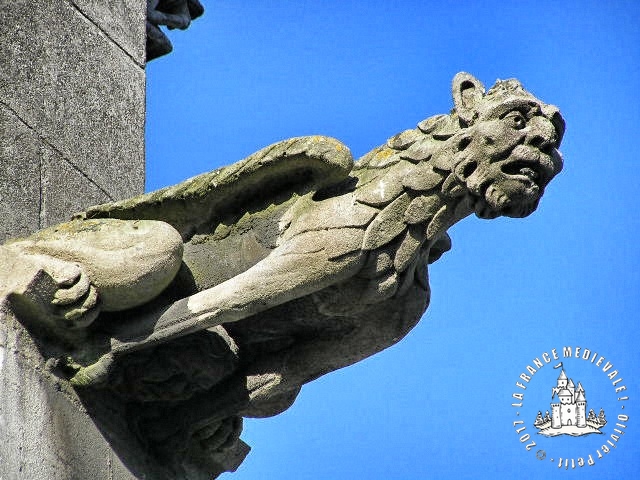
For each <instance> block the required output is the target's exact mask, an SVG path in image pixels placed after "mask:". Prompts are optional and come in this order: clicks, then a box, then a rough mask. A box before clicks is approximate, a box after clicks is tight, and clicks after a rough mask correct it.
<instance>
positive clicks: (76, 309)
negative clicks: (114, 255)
mask: <svg viewBox="0 0 640 480" xmlns="http://www.w3.org/2000/svg"><path fill="white" fill-rule="evenodd" d="M0 302H1V303H3V304H5V305H7V306H8V307H9V308H10V309H11V310H13V311H14V313H15V314H16V315H17V317H18V318H20V319H21V321H23V322H24V323H25V324H26V325H27V326H28V327H30V328H31V329H34V330H42V329H44V330H46V331H47V332H48V333H49V334H51V333H53V334H57V335H58V336H61V337H64V338H66V337H69V336H75V334H74V332H73V331H74V330H77V329H80V328H83V327H86V326H88V325H89V324H91V323H92V322H93V321H94V320H95V318H96V317H97V316H98V314H99V313H100V302H99V300H98V294H97V290H96V288H95V286H94V285H93V284H92V283H91V281H90V279H89V277H88V275H87V273H86V271H85V270H84V269H83V268H82V267H81V266H80V265H79V264H77V263H74V262H69V261H65V260H60V259H57V258H54V257H51V256H48V255H43V254H34V253H29V252H25V251H22V250H21V249H20V248H17V246H11V245H9V246H0Z"/></svg>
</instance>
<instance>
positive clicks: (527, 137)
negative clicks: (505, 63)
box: [0, 73, 564, 455]
mask: <svg viewBox="0 0 640 480" xmlns="http://www.w3.org/2000/svg"><path fill="white" fill-rule="evenodd" d="M453 100H454V104H455V108H454V109H453V110H452V112H451V113H450V114H446V115H437V116H434V117H431V118H428V119H426V120H424V121H423V122H421V123H419V124H418V127H417V128H415V129H412V130H407V131H404V132H402V133H400V134H398V135H396V136H394V137H392V138H391V139H389V140H388V141H387V142H386V144H385V145H382V146H380V147H378V148H376V149H374V150H373V151H371V152H370V153H368V154H366V155H365V156H364V157H362V158H361V159H360V160H358V161H357V162H355V163H354V162H353V160H352V157H351V155H350V153H349V150H348V148H347V147H346V146H344V145H343V144H342V143H340V142H338V141H336V140H334V139H331V138H327V137H320V136H315V137H300V138H293V139H290V140H285V141H282V142H279V143H276V144H274V145H271V146H269V147H267V148H265V149H263V150H261V151H259V152H257V153H255V154H253V155H251V156H250V157H248V158H246V159H245V160H242V161H240V162H238V163H236V164H234V165H232V166H229V167H225V168H221V169H219V170H216V171H213V172H211V173H206V174H203V175H200V176H197V177H194V178H192V179H189V180H187V181H185V182H184V183H181V184H179V185H176V186H173V187H169V188H165V189H162V190H159V191H157V192H153V193H149V194H145V195H142V196H140V197H137V198H133V199H130V200H124V201H121V202H116V203H110V204H106V205H101V206H96V207H92V208H90V209H88V210H87V211H85V212H83V213H81V214H79V215H78V216H77V218H75V219H74V220H72V221H70V222H69V223H65V224H61V225H57V226H54V227H51V228H48V229H46V230H42V231H40V232H38V233H36V234H34V235H33V236H31V237H28V238H25V239H19V240H15V241H12V242H10V243H8V244H6V245H4V246H3V247H1V250H0V255H1V256H0V262H2V263H3V265H4V267H3V269H2V276H1V278H0V286H1V288H2V292H1V293H2V298H3V303H4V306H3V308H8V309H10V310H11V311H12V313H13V315H15V317H16V318H18V319H19V320H20V321H21V322H22V323H23V324H24V325H25V326H26V327H27V328H28V329H29V330H30V331H31V332H32V334H33V335H34V336H36V337H38V338H40V339H41V340H40V342H41V343H42V344H45V345H48V346H49V347H48V348H49V351H51V352H53V353H51V355H56V356H57V358H59V360H58V367H59V371H60V372H61V375H66V376H67V378H68V379H69V381H70V382H71V383H72V384H73V385H74V386H75V387H76V389H111V390H112V391H113V392H115V393H116V394H117V396H118V398H122V399H124V400H123V401H126V402H128V404H129V405H133V407H134V408H133V410H132V411H135V412H136V413H135V414H132V417H131V419H130V421H131V422H132V430H134V431H136V432H137V433H138V434H139V435H140V436H141V437H142V438H144V439H146V441H147V442H149V443H150V444H154V445H162V446H166V445H172V447H171V448H172V449H173V450H172V452H174V451H175V450H176V449H177V450H179V449H181V448H182V450H183V454H184V455H191V453H188V452H187V453H185V452H186V450H188V449H200V450H201V453H200V454H199V455H205V454H207V452H209V454H212V452H213V453H217V454H219V453H220V452H224V451H225V449H228V448H231V447H232V446H233V445H234V444H235V443H234V442H237V441H238V435H239V431H240V428H241V427H240V419H241V417H244V416H251V417H262V416H270V415H275V414H278V413H279V412H282V411H283V410H285V409H286V408H288V407H289V406H290V405H291V404H292V402H293V401H294V399H295V398H296V396H297V394H298V392H299V390H300V388H301V386H302V385H303V384H305V383H307V382H309V381H311V380H313V379H315V378H317V377H319V376H321V375H324V374H325V373H328V372H330V371H333V370H336V369H338V368H341V367H344V366H347V365H350V364H352V363H354V362H357V361H359V360H362V359H363V358H365V357H368V356H370V355H372V354H374V353H376V352H379V351H381V350H383V349H385V348H387V347H389V346H391V345H393V344H394V343H396V342H398V341H399V340H400V339H401V338H402V337H403V336H405V335H406V334H407V333H408V332H409V330H411V328H412V327H413V326H414V325H415V324H416V323H417V322H418V320H419V319H420V317H421V316H422V314H423V313H424V311H425V310H426V308H427V306H428V303H429V283H428V279H427V266H428V264H429V263H431V262H434V261H436V260H437V259H438V258H439V257H440V255H441V254H443V253H444V252H445V251H447V250H449V248H450V245H451V242H450V239H449V237H448V235H447V229H448V228H449V227H450V226H451V225H453V224H454V223H455V222H457V221H458V220H460V219H462V218H464V217H466V216H468V215H470V214H472V213H475V214H476V215H477V216H478V217H480V218H484V219H491V218H495V217H498V216H500V215H504V216H509V217H525V216H527V215H529V214H530V213H532V212H533V211H534V210H535V209H536V207H537V205H538V202H539V200H540V198H541V196H542V194H543V192H544V190H545V187H546V186H547V184H548V183H549V182H550V180H551V179H552V178H553V177H554V176H555V175H556V174H557V173H558V172H560V170H561V168H562V159H561V156H560V154H559V152H558V147H559V145H560V141H561V139H562V135H563V131H564V122H563V119H562V117H561V115H560V113H559V111H558V109H557V108H556V107H554V106H552V105H548V104H545V103H543V102H541V101H540V100H538V99H536V98H535V97H534V96H533V95H531V94H530V93H528V92H527V91H525V90H524V89H523V88H522V86H521V84H520V83H519V82H518V81H517V80H513V79H512V80H506V81H498V82H497V83H496V84H495V85H494V86H493V87H492V88H491V89H490V90H488V91H487V92H485V89H484V87H483V85H482V84H481V83H480V82H479V81H478V80H477V79H476V78H474V77H473V76H471V75H469V74H467V73H460V74H458V75H456V76H455V78H454V80H453ZM8 272H12V273H11V274H8ZM52 345H53V347H52ZM136 408H137V410H136ZM185 439H186V440H185ZM194 445H196V446H194Z"/></svg>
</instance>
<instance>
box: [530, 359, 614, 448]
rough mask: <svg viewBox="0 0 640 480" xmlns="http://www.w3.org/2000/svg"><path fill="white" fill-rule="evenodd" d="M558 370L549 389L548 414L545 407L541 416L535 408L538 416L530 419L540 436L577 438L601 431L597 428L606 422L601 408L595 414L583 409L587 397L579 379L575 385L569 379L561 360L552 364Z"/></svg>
mask: <svg viewBox="0 0 640 480" xmlns="http://www.w3.org/2000/svg"><path fill="white" fill-rule="evenodd" d="M553 368H555V369H558V368H559V369H560V370H561V371H560V375H559V376H558V381H557V385H556V386H555V387H553V388H552V390H551V415H549V410H547V412H546V414H545V415H544V416H543V415H542V411H538V416H537V417H536V419H535V421H534V422H533V426H534V427H536V428H537V429H538V430H539V431H538V433H539V434H541V435H545V436H547V437H554V436H556V435H571V436H572V437H579V436H581V435H589V434H592V433H598V434H602V432H601V431H600V429H601V428H602V427H604V426H605V425H606V424H607V419H606V417H605V413H604V410H603V409H602V408H601V409H600V413H599V414H598V415H597V416H596V414H595V412H594V411H593V409H591V410H589V414H588V415H587V414H586V411H587V398H586V393H585V390H584V387H583V386H582V384H581V383H580V382H578V386H577V387H576V386H575V383H574V382H573V380H572V379H571V378H567V374H566V373H565V371H564V366H563V363H562V362H560V363H559V364H558V365H556V366H555V367H553Z"/></svg>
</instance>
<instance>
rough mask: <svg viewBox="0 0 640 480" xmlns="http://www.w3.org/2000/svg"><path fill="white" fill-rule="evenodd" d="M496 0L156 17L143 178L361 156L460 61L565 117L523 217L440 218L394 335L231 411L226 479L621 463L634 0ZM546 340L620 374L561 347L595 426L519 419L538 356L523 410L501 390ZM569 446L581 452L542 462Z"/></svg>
mask: <svg viewBox="0 0 640 480" xmlns="http://www.w3.org/2000/svg"><path fill="white" fill-rule="evenodd" d="M506 3H507V2H491V1H478V2H435V1H434V2H432V1H420V2H418V1H402V0H397V1H395V2H389V1H379V0H375V1H369V2H355V1H321V2H307V1H300V2H275V1H264V2H241V1H236V2H231V1H207V0H203V4H204V5H205V8H206V12H205V15H204V16H203V17H202V18H200V19H198V20H196V21H195V22H194V23H193V25H192V26H191V27H190V29H189V30H188V31H186V32H180V31H176V32H171V33H170V36H171V39H172V41H173V44H174V52H173V53H172V54H170V55H169V56H167V57H164V58H160V59H158V60H155V61H153V62H151V63H150V64H149V65H148V67H147V75H148V76H147V93H148V95H147V114H148V117H147V189H148V190H154V189H156V188H160V187H163V186H166V185H170V184H174V183H177V182H179V181H181V180H184V179H186V178H188V177H190V176H193V175H195V174H198V173H201V172H205V171H209V170H212V169H214V168H217V167H219V166H222V165H227V164H230V163H233V162H234V161H237V160H240V159H242V158H244V157H245V156H247V155H249V154H251V153H253V152H254V151H256V150H258V149H260V148H262V147H264V146H266V145H269V144H271V143H273V142H276V141H278V140H281V139H284V138H288V137H293V136H300V135H310V134H323V135H329V136H333V137H336V138H338V139H340V140H341V141H343V142H344V143H346V144H347V145H348V146H349V147H350V148H351V150H352V152H353V154H354V156H355V157H359V156H361V155H362V154H364V153H366V152H367V151H368V150H370V149H372V148H374V147H375V146H377V145H379V144H381V143H383V142H384V141H385V140H386V139H387V138H388V137H390V136H392V135H394V134H396V133H398V132H400V131H402V130H405V129H408V128H413V127H414V126H415V124H416V123H418V122H419V121H420V120H422V119H424V118H427V117H429V116H431V115H435V114H439V113H446V112H448V111H449V110H450V108H451V107H452V100H451V94H450V84H451V79H452V78H453V76H454V75H455V73H457V72H459V71H468V72H470V73H472V74H474V75H475V76H476V77H477V78H479V79H480V80H481V81H483V82H484V83H485V85H486V86H487V87H489V86H490V85H492V84H493V82H494V81H495V80H496V78H502V79H504V78H510V77H517V78H518V79H520V80H521V81H522V83H523V84H524V86H525V87H526V88H527V89H528V90H529V91H531V92H533V93H534V94H535V95H537V96H538V97H539V98H541V99H543V100H544V101H546V102H548V103H553V104H556V105H558V106H559V107H560V109H561V111H562V113H563V115H564V117H565V119H566V122H567V132H566V135H565V138H564V142H563V145H562V148H561V150H562V152H563V155H564V158H565V169H564V171H563V172H562V174H561V175H560V176H558V177H557V178H556V179H555V180H554V181H553V182H552V183H551V185H550V186H549V188H548V190H547V193H546V194H545V198H544V199H543V200H542V202H541V204H540V207H539V209H538V211H537V212H535V213H534V214H533V215H531V216H530V217H528V218H526V219H497V220H492V221H484V220H479V219H477V218H475V217H470V218H468V219H466V220H464V221H463V222H461V223H459V224H458V225H456V226H454V227H453V228H452V229H451V230H450V234H451V237H452V239H453V249H452V251H450V252H449V253H448V254H446V255H445V256H444V257H443V258H442V259H441V260H440V261H439V262H437V263H436V264H434V265H432V266H431V269H430V278H431V288H432V302H431V306H430V308H429V310H428V311H427V313H426V315H425V316H424V318H423V320H422V321H421V322H420V324H419V325H418V326H417V327H416V328H415V329H414V330H413V331H412V332H411V333H410V334H409V335H408V337H407V338H406V339H404V340H403V341H402V342H401V343H400V344H398V345H396V346H394V347H392V348H390V349H388V350H386V351H384V352H382V353H380V354H378V355H377V356H375V357H372V358H370V359H368V360H366V361H364V362H362V363H360V364H358V365H355V366H352V367H349V368H346V369H343V370H341V371H338V372H334V373H332V374H330V375H327V376H325V377H323V378H321V379H319V380H318V381H316V382H315V383H313V384H310V385H307V386H306V387H305V388H304V389H303V391H302V393H301V395H300V396H299V397H298V400H297V402H296V403H295V405H294V406H293V407H292V408H291V409H290V410H288V411H287V412H285V413H283V414H281V415H280V416H278V417H274V418H271V419H261V420H247V421H245V430H244V433H243V439H244V440H245V441H246V442H247V443H249V444H250V445H251V446H252V447H253V450H252V452H251V453H250V454H249V456H248V458H247V459H246V460H245V462H244V464H243V465H242V466H241V467H240V468H239V470H238V471H237V472H236V473H235V474H232V475H229V474H226V475H225V476H224V477H223V478H233V479H236V480H247V479H279V480H283V479H296V480H301V479H325V478H327V479H333V480H338V479H354V478H357V479H360V478H362V479H422V478H438V479H449V478H451V479H467V478H469V479H472V478H473V479H476V478H516V477H517V478H521V479H529V478H530V479H538V478H539V479H553V478H569V477H572V478H574V477H575V478H577V476H579V477H580V478H581V479H588V478H598V479H608V478H631V477H633V476H635V475H633V474H634V473H635V474H637V473H638V472H640V431H639V430H640V423H639V422H638V418H639V416H640V395H639V394H640V389H639V387H638V385H639V382H640V369H639V368H638V367H639V366H640V349H639V348H638V343H639V342H640V330H639V327H638V324H637V319H638V313H637V312H638V311H640V295H639V287H638V285H639V284H640V273H639V272H640V268H638V267H640V254H639V248H638V246H637V238H638V234H639V233H640V228H639V226H640V215H639V214H638V210H637V190H638V186H640V182H639V181H638V177H637V175H638V174H637V170H638V168H637V162H638V152H639V149H638V134H637V129H638V118H639V117H640V101H639V100H638V92H640V28H639V27H640V20H638V19H639V18H640V15H639V14H640V4H638V3H637V2H635V1H612V2H595V1H594V2H591V1H581V2H574V1H564V2H551V1H538V2H510V4H509V5H504V4H506ZM564 346H571V347H572V348H573V351H575V347H576V346H579V347H581V352H582V351H584V349H589V350H590V351H591V352H594V353H595V352H598V354H599V355H601V356H603V357H605V358H606V361H610V362H611V363H613V364H614V368H615V369H617V370H618V371H619V376H621V377H623V381H622V382H621V383H618V384H617V386H612V385H611V383H612V381H611V380H609V378H608V377H607V376H606V373H605V372H602V369H601V367H597V366H596V365H595V362H594V363H593V364H592V363H590V361H589V360H582V359H575V358H573V359H564V365H565V370H566V372H567V375H569V376H570V377H572V378H574V380H576V383H577V381H578V380H579V381H581V382H582V384H583V385H584V387H585V390H586V393H587V401H588V407H589V408H594V409H595V410H596V412H597V411H598V410H599V408H601V407H602V408H604V409H605V412H606V414H607V418H608V420H609V423H608V424H607V425H606V426H605V427H604V429H603V431H604V432H605V434H604V435H599V436H596V435H591V436H587V437H580V438H575V439H573V438H554V439H547V438H544V437H541V436H540V435H536V434H535V432H534V430H535V429H534V427H533V425H532V423H533V420H534V418H535V414H536V413H537V411H538V410H542V411H543V413H544V411H545V409H549V402H550V401H551V398H550V397H551V387H552V386H554V385H555V379H556V378H557V374H558V372H559V370H554V369H553V365H555V364H556V363H557V362H552V363H553V364H552V363H549V364H545V365H544V367H543V368H541V369H539V371H538V372H537V373H536V375H534V376H533V377H532V378H531V382H530V386H529V389H528V390H527V391H526V392H525V397H524V402H523V407H522V408H516V407H512V406H511V403H512V400H513V401H515V400H514V399H513V398H512V393H514V392H516V391H517V389H518V387H516V386H515V382H516V381H518V380H519V378H518V377H519V375H520V374H521V373H523V372H526V366H527V365H533V364H532V361H533V359H534V358H540V357H541V355H542V354H543V353H544V352H547V353H550V352H551V350H552V349H556V350H557V351H558V352H560V356H562V349H563V347H564ZM560 360H563V359H562V358H561V359H560ZM560 360H559V361H560ZM596 360H597V359H596ZM610 371H611V370H609V372H610ZM621 385H625V386H626V388H627V390H626V391H623V392H622V393H616V392H615V388H616V387H620V386H621ZM624 394H627V395H628V397H629V400H628V401H624V402H621V401H618V400H617V397H619V396H621V395H624ZM622 406H624V407H625V408H624V409H622ZM517 413H520V415H517ZM617 415H628V417H629V420H628V421H627V422H626V425H627V428H626V429H625V432H626V433H625V435H624V436H622V437H621V438H620V439H619V441H618V442H617V448H615V449H612V451H611V452H609V453H607V454H605V453H603V450H602V448H601V445H602V444H603V443H605V444H606V439H609V438H610V434H611V433H614V432H613V428H618V429H620V428H622V427H616V426H615V423H616V418H617ZM519 419H522V420H523V421H524V422H525V423H524V424H516V426H515V427H514V425H513V422H514V421H518V420H519ZM523 425H524V426H525V427H526V430H525V431H521V432H520V433H516V429H517V428H521V426H523ZM526 433H529V434H530V435H531V440H534V441H536V442H537V443H536V446H535V447H533V448H532V450H531V451H527V450H526V448H525V445H526V444H527V443H529V442H530V441H526V442H524V443H521V442H520V437H521V436H522V435H524V434H526ZM537 450H544V451H545V455H546V458H545V459H544V460H537V459H536V456H535V452H536V451H537ZM596 451H600V452H601V454H602V455H603V458H601V459H600V458H598V457H597V454H596ZM588 454H592V456H593V457H594V460H595V465H593V466H588V465H585V466H584V467H578V466H577V465H576V468H575V469H572V468H571V466H569V469H568V470H565V469H564V468H563V469H559V468H558V467H557V466H556V463H557V460H558V458H559V457H563V458H574V459H575V460H576V461H577V459H578V458H579V457H584V458H585V459H586V458H587V455H588ZM551 458H554V460H556V462H555V463H553V462H551V461H550V460H551ZM569 465H570V464H569Z"/></svg>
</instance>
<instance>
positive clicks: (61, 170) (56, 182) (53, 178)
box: [41, 149, 109, 227]
mask: <svg viewBox="0 0 640 480" xmlns="http://www.w3.org/2000/svg"><path fill="white" fill-rule="evenodd" d="M41 168H42V206H41V226H42V227H46V226H49V225H53V224H56V223H60V222H65V221H68V220H70V218H71V215H72V214H74V213H76V212H79V211H81V210H83V209H84V208H86V207H87V205H97V204H100V203H105V202H108V201H109V197H108V195H107V193H106V192H105V191H104V190H102V189H101V188H100V187H98V185H96V184H95V183H94V182H93V181H91V179H90V178H88V177H87V176H85V175H84V174H83V173H82V172H80V171H79V170H78V169H76V168H75V167H74V166H73V165H71V164H70V163H69V162H67V161H66V160H64V159H63V158H62V157H61V156H60V155H59V154H58V153H57V152H54V151H53V150H50V149H47V150H45V151H44V152H43V155H42V167H41ZM70 193H72V194H70Z"/></svg>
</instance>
